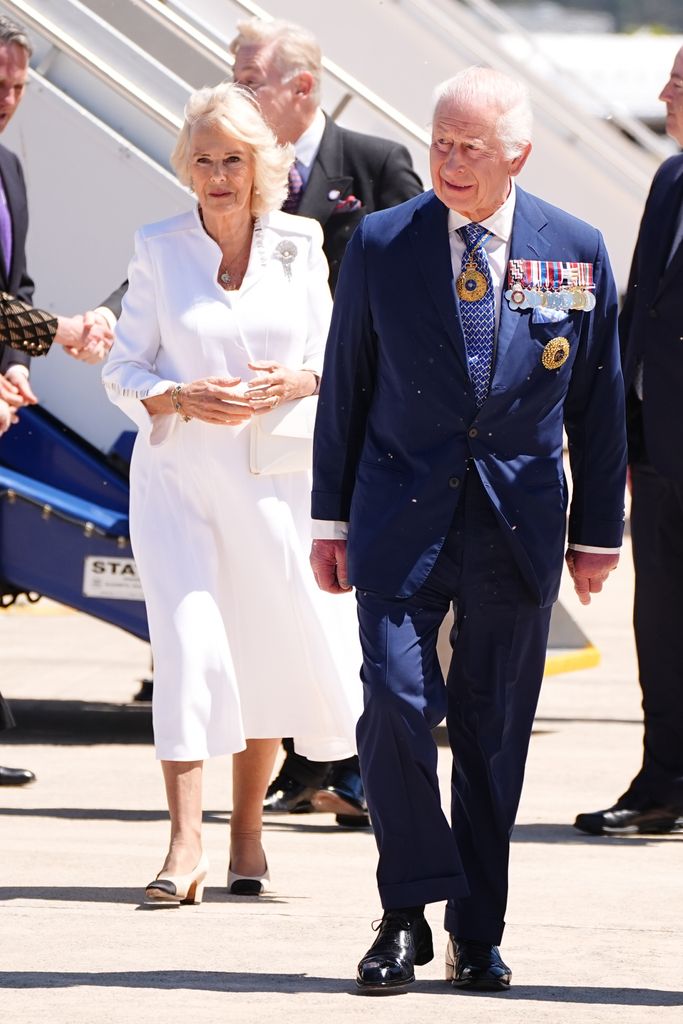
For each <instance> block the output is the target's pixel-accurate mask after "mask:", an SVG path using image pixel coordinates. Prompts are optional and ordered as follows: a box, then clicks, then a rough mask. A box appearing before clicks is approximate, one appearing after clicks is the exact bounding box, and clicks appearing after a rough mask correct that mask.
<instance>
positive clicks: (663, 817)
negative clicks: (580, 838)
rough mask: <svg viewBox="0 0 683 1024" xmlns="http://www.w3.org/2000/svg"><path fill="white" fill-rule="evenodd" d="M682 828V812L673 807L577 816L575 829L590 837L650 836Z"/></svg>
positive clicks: (609, 810) (617, 807)
mask: <svg viewBox="0 0 683 1024" xmlns="http://www.w3.org/2000/svg"><path fill="white" fill-rule="evenodd" d="M682 827H683V812H682V811H681V810H680V809H678V808H675V807H647V808H642V807H623V806H621V805H620V804H615V805H614V807H608V808H607V810H605V811H592V812H590V813H588V814H578V815H577V816H576V821H575V822H574V828H577V829H578V830H579V831H580V832H587V833H588V834H589V835H592V836H627V835H637V834H644V835H648V834H650V835H652V834H657V833H662V832H677V831H679V830H680V829H681V828H682Z"/></svg>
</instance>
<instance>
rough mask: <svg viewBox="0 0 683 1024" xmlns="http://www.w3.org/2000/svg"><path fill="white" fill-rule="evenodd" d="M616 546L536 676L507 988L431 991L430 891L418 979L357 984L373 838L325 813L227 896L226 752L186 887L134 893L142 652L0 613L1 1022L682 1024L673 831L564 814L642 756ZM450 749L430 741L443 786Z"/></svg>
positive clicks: (152, 794)
mask: <svg viewBox="0 0 683 1024" xmlns="http://www.w3.org/2000/svg"><path fill="white" fill-rule="evenodd" d="M629 558H630V554H629V552H628V549H626V550H625V553H624V556H623V558H622V565H621V566H620V568H619V570H618V572H617V574H616V575H615V576H613V578H612V579H611V580H610V581H609V583H608V585H607V587H606V589H605V591H604V593H603V594H602V595H599V596H597V597H595V598H594V600H593V603H592V604H591V606H590V607H589V608H585V609H584V608H581V606H580V605H579V604H578V601H577V600H576V599H575V597H574V596H573V594H572V593H571V589H570V586H569V581H566V582H565V587H564V590H563V602H564V604H565V607H566V608H567V610H569V611H570V613H571V614H572V615H573V616H574V617H575V618H576V620H577V622H578V624H579V625H580V626H581V628H582V629H583V630H584V632H585V633H586V634H587V635H588V636H589V638H590V640H591V641H592V642H593V643H594V644H595V645H596V646H597V647H598V648H599V649H600V651H601V654H602V662H601V665H600V666H599V667H598V668H595V669H587V670H583V671H580V672H575V673H569V674H566V675H559V676H552V677H549V678H548V679H547V680H546V683H545V685H544V690H543V694H542V698H541V703H540V707H539V712H538V717H537V722H536V729H535V731H534V736H533V738H532V743H531V751H530V756H529V762H528V770H527V781H526V785H525V791H524V795H523V798H522V805H521V808H520V812H519V816H518V824H517V827H516V828H515V832H514V835H513V843H512V860H511V894H510V904H509V908H508V914H507V922H508V923H507V928H506V933H505V938H504V942H503V945H502V952H503V956H504V959H505V960H506V962H507V963H509V964H510V965H511V967H512V969H513V988H512V990H511V991H510V992H509V993H503V994H491V995H488V994H487V995H483V994H480V995H472V994H463V993H458V992H455V991H454V990H452V989H451V988H450V987H449V986H448V985H446V984H445V983H444V981H443V951H444V946H445V933H444V932H443V930H442V927H443V926H442V909H443V908H442V907H441V906H439V905H432V906H430V907H429V908H428V917H429V920H430V923H431V924H432V927H433V930H434V932H435V952H436V959H435V960H434V961H433V963H431V964H429V965H428V966H426V967H423V968H418V969H417V982H416V984H415V985H414V986H413V987H412V988H411V989H410V990H409V991H407V992H406V993H405V994H403V995H394V996H392V997H382V998H368V997H363V996H359V995H358V994H357V993H356V990H355V985H354V981H353V979H354V976H355V967H356V963H357V960H358V959H359V957H360V956H361V955H362V953H363V952H364V951H365V949H366V948H367V947H368V946H369V945H370V942H371V941H372V938H373V933H372V931H371V929H370V922H371V921H372V920H373V919H376V918H378V917H379V916H380V915H381V911H380V908H379V902H378V899H377V895H376V890H375V886H374V870H375V847H374V840H373V837H372V834H371V833H370V832H364V831H362V832H358V831H342V830H341V829H339V828H338V827H337V826H336V825H335V824H334V818H333V817H332V816H331V815H321V814H311V815H299V816H292V815H285V816H277V815H270V816H269V817H268V820H267V824H266V831H265V845H266V849H267V854H268V859H269V864H270V868H271V875H272V878H273V890H272V893H270V894H269V895H268V896H265V897H260V898H258V899H249V898H237V897H230V896H228V895H227V893H226V892H225V873H226V868H227V824H226V823H227V821H228V816H229V807H230V795H229V794H230V781H229V776H230V764H229V759H227V758H221V759H216V760H214V761H212V762H209V763H208V764H207V767H206V786H205V807H206V808H207V810H206V813H205V826H204V839H205V848H206V850H207V853H208V856H209V860H210V862H211V870H210V875H209V879H208V888H207V890H206V892H205V896H204V903H203V904H202V906H201V907H161V908H159V907H155V908H151V909H149V908H143V907H142V906H141V905H140V900H141V898H142V890H143V888H144V885H145V884H146V883H147V882H148V881H149V880H150V879H151V878H152V877H153V876H154V875H155V874H156V872H157V870H158V869H159V866H160V864H161V861H162V859H163V854H164V851H165V847H166V843H167V830H168V825H167V815H166V810H165V800H164V793H163V787H162V781H161V773H160V771H159V768H158V766H157V765H156V764H155V762H154V754H153V749H152V747H151V743H150V740H151V728H150V714H149V710H148V709H147V708H144V707H140V706H131V705H130V704H129V703H128V702H129V701H130V698H131V696H132V694H133V693H134V692H135V691H136V690H137V688H138V682H137V681H138V680H139V679H140V678H141V677H143V676H145V675H146V674H147V670H148V648H147V647H146V645H145V644H143V643H141V642H140V641H138V640H135V639H134V638H132V637H130V636H127V635H126V634H124V633H122V632H121V631H119V630H117V629H115V628H113V627H110V626H107V625H104V624H102V623H98V622H96V621H94V620H92V619H89V618H87V617H85V616H82V615H80V614H77V613H74V612H70V611H67V610H66V609H63V608H61V607H60V606H58V605H50V604H49V603H47V602H40V604H39V605H38V606H36V607H35V608H32V609H29V610H26V609H14V610H11V611H9V612H5V613H1V614H0V645H1V646H0V649H1V650H2V661H3V668H4V671H3V675H2V684H1V686H2V690H3V692H4V694H5V696H6V697H8V698H11V699H13V700H14V702H15V703H14V710H15V714H16V716H17V718H18V720H19V721H20V723H21V728H19V729H17V730H15V731H14V732H13V733H6V734H4V735H3V737H2V744H1V745H0V763H2V764H5V765H11V766H14V767H27V768H31V769H33V770H34V771H35V772H36V774H37V776H38V781H37V783H35V784H34V785H32V786H27V787H22V788H10V787H3V788H0V864H1V865H2V871H1V874H0V950H1V951H2V956H1V960H0V989H2V990H3V991H2V992H1V993H0V1020H2V1021H3V1022H7V1024H43V1022H48V1021H49V1022H50V1024H81V1022H84V1024H85V1022H87V1024H110V1022H111V1024H122V1022H128V1021H130V1022H135V1024H157V1022H159V1024H181V1022H182V1024H185V1022H192V1024H195V1022H197V1024H218V1022H221V1024H223V1022H230V1024H233V1022H235V1024H241V1022H245V1024H246V1022H250V1024H261V1022H266V1021H276V1022H285V1024H289V1022H297V1024H299V1022H301V1024H308V1022H314V1021H315V1022H316V1024H318V1022H321V1021H328V1022H335V1024H336V1022H337V1021H339V1022H341V1021H344V1022H354V1021H361V1020H362V1021H373V1022H378V1024H381V1022H385V1021H386V1022H388V1021H391V1022H392V1024H403V1022H411V1024H412V1022H418V1024H420V1022H423V1021H424V1022H427V1021H429V1022H432V1021H437V1020H441V1019H442V1020H447V1021H450V1020H451V1019H452V1020H454V1021H458V1020H461V1021H463V1022H467V1024H480V1022H487V1024H488V1022H489V1021H491V1020H501V1021H504V1022H505V1024H522V1022H523V1024H536V1022H539V1024H541V1022H542V1024H546V1022H548V1024H550V1022H552V1024H565V1022H572V1024H574V1022H576V1024H592V1022H594V1021H595V1022H600V1024H611V1022H615V1024H616V1022H619V1024H648V1022H653V1024H654V1022H655V1021H656V1022H657V1024H668V1022H672V1024H673V1022H677V1024H680V1022H682V1021H683V958H682V957H681V924H680V922H681V916H682V906H681V903H682V895H683V881H682V879H683V873H682V871H681V854H682V853H683V833H680V834H674V835H668V836H662V837H656V836H652V837H644V836H636V837H625V838H602V837H589V836H584V835H582V834H580V833H578V832H576V831H575V830H574V829H573V828H572V827H571V822H572V821H573V820H574V817H575V815H576V813H577V812H579V811H587V810H594V809H597V808H600V807H604V806H608V805H610V804H611V803H613V801H614V800H615V799H616V797H617V796H618V795H619V794H620V793H621V792H622V790H623V789H624V788H625V787H626V785H627V783H628V782H629V781H630V779H631V777H632V775H633V774H634V773H635V771H636V769H637V767H638V765H639V762H640V755H641V740H642V724H641V715H640V707H639V690H638V687H637V683H636V664H635V656H634V650H633V641H632V635H631V627H630V614H631V612H630V605H631V599H632V571H631V567H630V561H629ZM448 760H449V759H448V751H447V750H446V749H445V748H441V751H440V768H441V772H442V785H443V792H444V794H446V793H447V789H448V771H449V767H448Z"/></svg>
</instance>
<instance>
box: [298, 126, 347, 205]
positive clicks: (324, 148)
mask: <svg viewBox="0 0 683 1024" xmlns="http://www.w3.org/2000/svg"><path fill="white" fill-rule="evenodd" d="M325 122H326V123H325V131H324V132H323V137H322V139H321V140H320V147H319V149H318V152H317V153H316V157H315V160H314V161H313V166H312V167H311V173H310V175H309V178H308V181H307V182H306V188H305V189H304V194H303V196H302V198H301V203H300V205H299V209H298V210H297V213H299V214H300V215H301V216H302V217H313V218H314V219H315V220H317V221H319V222H320V223H321V224H325V222H326V221H327V219H328V218H329V217H330V216H331V215H332V213H334V208H335V206H336V205H337V203H338V201H339V199H343V198H345V196H347V195H349V193H350V191H351V186H352V185H353V178H352V177H351V176H350V175H348V174H344V173H343V167H344V141H343V138H342V133H341V132H340V131H339V129H338V128H337V126H336V125H335V123H334V122H333V121H330V119H329V118H328V117H327V116H326V118H325ZM330 193H338V195H336V196H334V197H333V198H332V199H330Z"/></svg>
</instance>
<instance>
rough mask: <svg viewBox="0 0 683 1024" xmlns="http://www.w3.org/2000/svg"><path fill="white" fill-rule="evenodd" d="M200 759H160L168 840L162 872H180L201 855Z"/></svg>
mask: <svg viewBox="0 0 683 1024" xmlns="http://www.w3.org/2000/svg"><path fill="white" fill-rule="evenodd" d="M202 764H203V762H202V761H162V762H161V768H162V771H163V773H164V783H165V784H166V799H167V801H168V811H169V814H170V816H171V841H170V844H169V848H168V854H167V856H166V860H165V861H164V866H163V868H162V872H163V873H164V874H169V875H184V874H187V873H188V872H190V871H192V869H193V868H194V867H196V865H197V864H198V862H199V858H200V857H201V855H202V837H201V832H202Z"/></svg>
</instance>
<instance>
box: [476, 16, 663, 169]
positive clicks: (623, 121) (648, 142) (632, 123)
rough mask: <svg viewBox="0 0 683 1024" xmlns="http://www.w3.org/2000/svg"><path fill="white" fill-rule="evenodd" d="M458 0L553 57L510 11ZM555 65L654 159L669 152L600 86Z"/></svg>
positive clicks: (550, 59) (545, 57) (536, 49)
mask: <svg viewBox="0 0 683 1024" xmlns="http://www.w3.org/2000/svg"><path fill="white" fill-rule="evenodd" d="M460 2H461V3H464V4H466V5H467V6H468V7H471V8H472V10H473V11H476V13H477V14H479V15H480V16H481V17H482V18H483V19H484V20H485V21H487V22H488V23H489V25H492V26H494V27H495V28H498V29H502V30H503V31H506V32H515V33H516V34H517V35H519V36H522V37H523V39H524V40H525V42H527V43H529V45H530V46H531V48H532V49H533V50H534V52H535V53H536V54H538V55H539V56H542V57H543V59H544V60H546V61H549V62H551V63H552V57H551V56H549V55H548V53H547V51H545V50H543V49H542V48H541V46H540V45H539V43H538V40H537V39H536V37H535V36H534V33H533V32H529V30H528V29H526V28H525V27H524V26H522V25H519V24H518V23H517V22H516V21H513V19H512V18H511V17H510V15H509V14H507V13H506V12H505V11H502V10H501V9H500V7H496V5H495V4H493V3H491V0H460ZM554 66H555V68H556V69H557V72H558V74H561V75H562V76H563V77H564V78H567V79H569V80H570V81H572V82H573V83H574V84H575V85H576V87H577V89H579V90H580V91H581V92H582V93H584V94H586V95H588V96H590V98H591V99H594V100H597V101H599V102H600V103H603V104H604V105H605V106H606V107H607V109H608V110H609V117H608V120H609V121H611V122H612V124H614V125H616V126H617V127H618V128H620V129H621V130H622V131H624V132H626V133H627V134H628V135H630V136H631V137H632V138H634V139H635V140H636V141H637V142H638V143H639V144H640V145H641V146H642V147H643V149H645V150H647V152H648V153H651V154H652V156H656V157H657V159H661V158H662V157H664V156H669V155H670V152H671V151H670V149H669V147H668V146H667V145H666V143H665V142H663V141H662V139H661V138H660V137H659V136H658V135H657V134H656V133H655V132H653V131H652V129H651V128H648V126H647V125H646V124H643V122H642V121H640V120H639V119H638V118H637V117H632V116H631V115H630V114H629V113H627V112H626V111H620V110H618V109H616V108H615V107H614V106H613V105H612V104H611V103H610V101H609V100H608V99H607V97H606V96H605V95H604V93H602V92H601V91H600V90H599V89H596V88H595V87H594V86H591V85H590V84H588V83H586V82H585V81H584V80H583V79H579V78H578V77H577V76H576V75H575V74H573V73H572V72H571V71H568V70H567V69H566V68H560V67H559V66H558V65H554Z"/></svg>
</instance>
